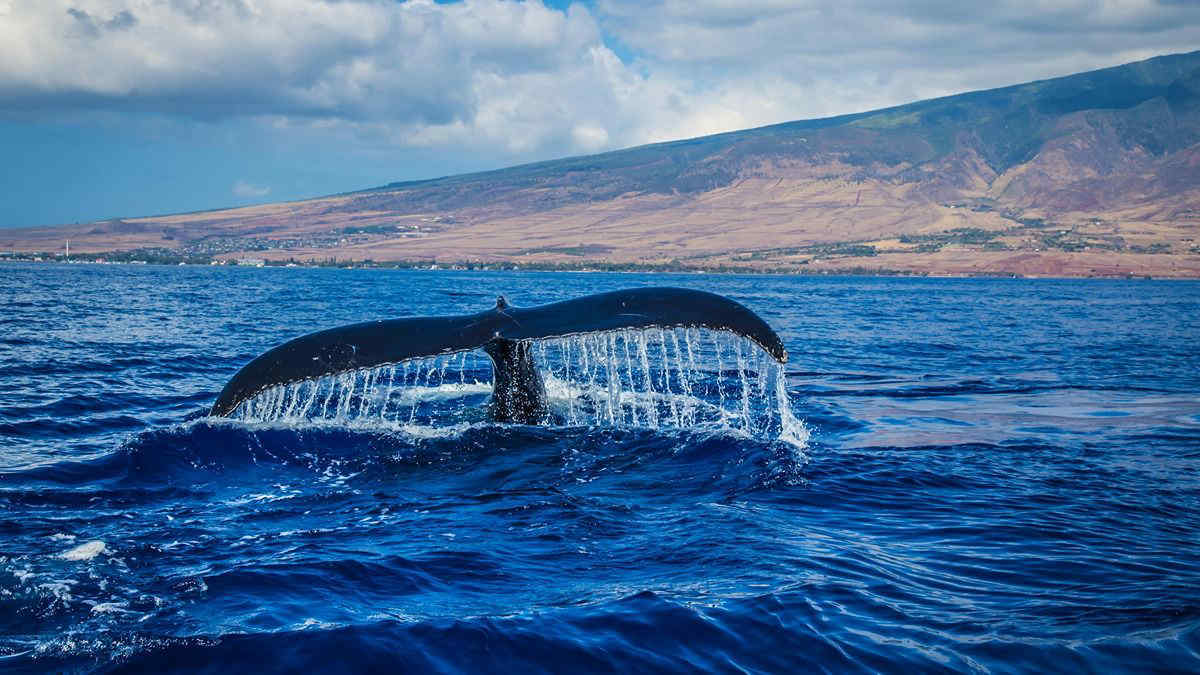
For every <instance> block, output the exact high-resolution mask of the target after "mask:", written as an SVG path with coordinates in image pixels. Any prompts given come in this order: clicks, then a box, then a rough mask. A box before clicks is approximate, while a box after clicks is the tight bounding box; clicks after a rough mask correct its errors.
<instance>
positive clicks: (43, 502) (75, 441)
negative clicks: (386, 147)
mask: <svg viewBox="0 0 1200 675" xmlns="http://www.w3.org/2000/svg"><path fill="white" fill-rule="evenodd" d="M652 285H659V286H683V287H690V288H697V289H701V290H707V291H712V292H716V293H720V294H723V295H726V296H728V297H730V298H733V299H735V300H737V301H739V302H741V303H743V304H745V305H746V306H748V307H749V308H751V309H752V310H754V311H755V312H757V313H758V314H759V315H760V316H762V317H763V318H764V319H765V320H766V321H767V323H769V324H771V326H773V327H774V328H775V329H776V330H777V331H778V333H779V334H780V336H781V337H782V338H783V340H784V343H785V345H786V347H787V349H788V351H789V354H790V358H789V361H788V362H787V364H786V365H785V366H784V367H783V368H782V369H776V368H775V367H774V366H772V365H771V362H770V361H769V359H766V358H764V357H763V355H762V354H756V353H754V351H753V346H752V345H742V344H740V343H738V342H736V341H728V342H721V341H720V339H719V336H717V337H713V336H703V335H697V334H693V333H689V332H688V331H681V330H678V329H675V330H671V331H665V332H664V331H659V332H658V333H657V334H652V335H650V337H649V338H647V339H646V341H645V343H644V344H643V343H642V342H639V340H642V338H641V337H638V338H636V339H633V338H630V337H629V336H625V337H624V338H623V340H624V342H621V341H607V342H606V341H604V340H600V341H593V342H590V343H589V342H570V341H559V342H558V343H553V344H549V345H548V346H547V347H545V348H544V350H543V351H541V352H539V358H541V359H545V361H544V362H545V363H546V364H547V376H548V378H549V380H548V388H549V390H550V393H551V395H552V398H553V399H554V401H553V402H554V405H555V406H556V408H555V409H556V411H557V412H556V414H555V418H554V420H553V423H552V424H550V425H547V426H521V425H500V424H492V423H489V422H488V421H487V420H486V418H485V417H484V412H483V411H484V408H485V405H486V400H487V391H488V382H489V378H490V371H489V369H488V364H487V361H486V359H485V358H483V357H482V356H481V354H479V353H471V354H459V355H454V356H452V357H446V358H443V359H440V360H434V361H432V362H430V363H426V364H424V365H419V364H418V365H414V366H413V367H412V368H411V369H409V368H408V367H407V366H405V367H403V368H397V367H389V368H388V369H386V371H384V370H380V371H378V372H374V373H370V374H363V375H362V376H361V377H357V378H351V379H350V380H344V381H341V382H340V383H335V384H336V386H335V385H334V384H331V385H330V386H331V387H333V388H332V389H329V390H317V389H312V390H308V391H306V390H303V389H298V390H295V391H290V392H282V391H281V392H276V395H277V397H276V399H274V400H273V401H267V402H263V403H262V405H260V406H259V407H258V408H250V407H248V408H246V409H245V410H243V411H242V413H241V414H240V415H239V416H235V419H213V418H209V417H207V414H206V413H207V410H208V408H209V406H210V405H211V404H212V402H213V400H214V398H215V397H216V395H217V393H218V392H219V391H220V389H221V388H222V387H223V385H224V384H225V382H226V381H228V380H229V378H230V377H232V375H233V374H234V373H235V372H236V371H237V370H238V368H240V367H241V366H242V365H243V364H245V363H246V362H247V361H249V360H250V359H252V358H253V357H254V356H256V355H258V354H260V353H261V352H263V351H264V350H266V349H268V348H270V347H272V346H275V345H277V344H279V343H281V342H283V341H284V340H287V339H290V338H292V337H295V336H298V335H301V334H304V333H307V332H311V331H314V330H318V329H321V328H326V327H332V326H336V325H340V324H344V323H350V322H356V321H365V320H371V319H380V318H391V317H399V316H407V315H441V314H462V313H470V312H477V311H482V310H485V309H489V308H491V307H492V306H494V304H495V298H496V296H497V295H499V294H504V295H505V296H506V297H507V298H508V300H509V301H510V302H511V303H513V304H515V305H518V306H528V305H536V304H542V303H546V302H552V301H557V300H565V299H570V298H574V297H579V296H582V295H587V294H590V293H596V292H601V291H608V290H615V289H619V288H626V287H637V286H652ZM1198 337H1200V283H1197V282H1160V281H1141V280H1139V281H1101V280H1028V279H917V278H870V277H784V276H716V275H668V274H653V275H651V274H602V273H595V274H593V273H534V272H455V271H397V270H325V269H306V268H262V269H257V268H224V267H223V268H209V267H159V266H153V265H147V266H137V267H134V266H95V265H71V266H67V265H18V264H5V265H3V266H0V672H138V671H162V670H171V671H178V672H214V673H228V672H262V673H272V672H289V673H290V672H297V671H303V670H309V671H313V672H322V673H326V672H363V671H384V670H387V671H410V672H470V673H475V672H513V671H517V672H525V673H536V672H565V671H578V672H693V671H697V670H701V671H715V672H807V671H824V672H847V671H891V672H894V671H910V672H911V671H919V672H1027V671H1073V672H1078V671H1103V672H1116V671H1125V672H1150V671H1160V672H1170V671H1179V672H1188V671H1190V672H1195V671H1197V670H1200V515H1198V514H1197V511H1198V508H1197V507H1198V506H1200V339H1197V338H1198ZM589 345H590V346H589ZM622 346H623V347H625V348H626V349H628V348H632V350H633V355H632V358H630V357H628V356H625V354H623V353H622V351H621V349H620V347H622ZM693 347H694V348H695V349H694V352H693V351H692V348H693ZM743 350H744V351H743ZM643 355H644V356H645V357H646V360H645V362H644V363H645V364H646V368H645V370H644V371H638V370H637V368H638V367H640V364H641V363H642V359H641V358H640V357H641V356H643ZM687 357H691V359H692V360H693V361H692V362H688V358H687ZM556 359H557V360H556ZM572 359H574V361H573V363H574V364H575V365H570V364H569V363H568V362H571V361H572ZM585 359H586V361H585ZM556 364H558V365H556ZM663 364H667V366H670V365H671V364H675V365H677V366H679V368H677V369H675V370H672V368H671V367H664V365H663ZM571 368H575V370H574V371H573V372H572V371H571V370H570V369H571ZM611 372H617V373H618V375H617V379H618V383H620V382H625V381H628V382H629V388H628V389H629V391H626V392H624V393H622V392H620V391H614V390H613V389H612V388H607V391H608V394H605V393H604V392H605V390H606V387H604V386H602V385H603V382H604V380H603V377H604V376H603V375H597V374H598V373H600V374H603V373H611ZM621 373H626V374H627V379H626V380H621V379H620V378H621V377H622V375H621ZM654 378H659V379H654ZM672 378H674V379H672ZM385 380H386V383H385ZM639 386H641V387H642V388H643V392H645V391H647V388H648V390H649V391H651V392H652V391H653V390H654V388H655V387H657V391H658V392H659V396H658V398H657V399H653V400H652V399H650V398H647V397H646V396H640V397H639V395H638V393H637V389H638V387H639ZM337 387H341V389H337ZM330 392H333V393H330ZM381 392H382V393H381ZM330 401H332V403H331V402H330ZM322 403H324V404H325V406H326V407H325V409H323V410H321V409H320V405H321V404H322ZM302 410H303V411H308V412H307V413H306V414H305V415H300V414H299V413H298V411H302ZM285 413H286V414H285Z"/></svg>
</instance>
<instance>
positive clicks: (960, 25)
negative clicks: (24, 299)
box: [0, 0, 1200, 196]
mask: <svg viewBox="0 0 1200 675" xmlns="http://www.w3.org/2000/svg"><path fill="white" fill-rule="evenodd" d="M0 9H7V10H8V13H7V15H6V16H5V20H4V21H3V22H0V113H7V114H8V115H26V116H34V117H43V116H48V115H56V114H59V115H61V114H65V113H72V112H74V113H78V112H81V111H83V112H88V111H95V110H97V109H104V110H110V111H117V112H118V113H119V112H122V111H151V112H160V113H164V114H167V115H171V116H178V117H184V118H227V117H250V118H253V119H257V120H260V121H261V122H262V123H263V124H264V125H266V126H269V127H270V128H271V129H272V130H273V131H274V132H281V131H287V130H292V131H293V132H297V133H304V134H307V135H310V136H312V135H318V136H319V135H321V134H325V135H326V136H327V137H328V138H330V139H338V141H337V142H339V143H340V142H341V141H342V140H344V139H346V138H352V139H356V140H355V142H356V143H357V144H358V145H357V147H358V148H359V149H360V150H361V151H364V152H366V151H370V150H366V149H368V148H370V149H376V148H379V147H383V148H387V147H392V148H395V147H424V148H433V149H443V150H445V151H446V152H447V153H460V154H463V155H464V156H466V155H475V154H478V153H486V154H488V155H489V156H493V157H497V158H510V159H513V160H518V159H537V158H544V157H548V156H555V155H564V154H571V153H580V152H594V151H598V150H604V149H610V148H614V147H622V146H626V145H632V144H637V143H643V142H649V141H658V140H668V139H676V138H684V137H689V136H696V135H702V134H708V133H715V132H720V131H727V130H731V129H738V128H744V127H749V126H757V125H762V124H769V123H774V122H782V121H787V120H793V119H803V118H808V117H816V116H823V115H832V114H839V113H845V112H854V111H860V110H866V109H871V108H875V107H881V106H886V105H894V104H898V103H903V102H907V101H911V100H915V99H919V98H926V97H930V96H938V95H944V94H949V93H954V92H959V91H965V90H969V89H976V88H983V87H990V86H1000V85H1004V84H1010V83H1016V82H1021V81H1025V80H1029V79H1034V78H1039V77H1049V76H1054V75H1062V74H1068V73H1071V72H1076V71H1079V70H1085V69H1089V68H1095V67H1101V66H1106V65H1115V64H1117V63H1121V62H1125V61H1130V60H1135V59H1139V58H1145V57H1147V56H1151V55H1153V54H1156V53H1164V52H1170V51H1184V50H1188V49H1194V48H1195V47H1196V46H1197V45H1200V8H1198V7H1197V6H1196V5H1195V4H1194V3H1187V2H1154V1H1152V0H1057V1H1053V0H1051V1H1047V2H1041V3H1037V4H1036V5H1032V6H1031V5H1030V4H1029V3H1026V2H1016V1H1015V0H999V1H998V2H995V3H985V4H982V5H979V4H973V3H962V2H961V0H954V1H950V0H910V1H909V2H903V3H895V2H890V1H889V0H839V1H836V2H835V1H833V0H809V1H807V2H791V1H785V0H739V1H736V2H735V1H732V0H728V1H725V0H695V1H684V0H663V1H661V2H651V3H647V2H644V1H643V0H637V1H636V2H635V1H633V0H629V1H625V0H599V2H598V4H597V5H596V6H595V7H594V8H592V9H589V8H588V7H585V6H583V5H581V4H574V5H571V6H570V8H569V9H567V10H566V11H558V10H554V9H551V8H547V7H545V6H544V5H542V4H541V2H540V0H530V1H528V2H514V1H508V0H466V1H464V2H461V3H453V4H445V5H442V4H435V3H433V2H431V1H430V0H410V1H409V2H403V3H401V2H394V1H392V0H339V1H334V0H0ZM610 44H615V45H619V46H620V47H621V49H619V50H618V51H620V52H621V53H626V51H625V50H626V49H628V50H629V53H631V54H632V55H633V56H632V58H631V59H628V58H627V60H626V61H624V62H623V61H622V60H621V59H620V58H618V57H617V55H616V53H615V52H614V50H613V49H612V48H611V47H610ZM330 142H331V143H332V142H334V141H332V140H331V141H330ZM239 185H240V183H239ZM246 187H253V186H249V185H247V186H246ZM235 191H237V186H235ZM241 196H262V195H241Z"/></svg>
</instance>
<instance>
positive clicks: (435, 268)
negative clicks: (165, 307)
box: [0, 258, 1200, 281]
mask: <svg viewBox="0 0 1200 675" xmlns="http://www.w3.org/2000/svg"><path fill="white" fill-rule="evenodd" d="M0 263H7V264H11V265H21V264H24V265H29V266H35V265H54V266H78V265H84V266H92V265H100V266H110V265H119V266H130V267H146V266H153V267H249V268H256V269H260V268H262V269H265V268H276V269H306V270H312V269H333V270H376V271H392V270H406V271H421V272H539V273H556V272H557V273H562V274H677V275H680V274H687V275H694V276H706V275H717V276H761V277H788V276H790V277H859V278H879V279H894V278H911V279H996V280H999V279H1013V280H1017V279H1025V280H1047V281H1086V280H1094V281H1200V275H1197V276H1183V275H1175V276H1158V275H1153V274H1150V275H1144V274H1122V275H1099V274H1096V275H1078V276H1071V275H1042V274H1016V273H1011V274H989V273H978V274H954V273H943V272H916V271H910V270H889V269H862V268H844V269H839V268H831V269H822V270H820V271H806V270H796V269H780V270H761V269H754V268H744V269H743V268H732V267H720V268H716V269H696V268H688V267H666V266H655V265H635V264H614V267H617V266H619V267H620V269H602V268H598V267H595V266H588V265H580V266H566V265H557V264H554V265H544V264H538V263H532V264H518V263H496V264H494V265H488V264H483V265H481V264H478V263H474V264H467V263H411V264H410V263H405V262H393V263H379V262H375V263H369V264H364V263H361V262H358V263H350V262H347V263H333V264H303V263H293V264H287V263H281V262H279V261H268V262H266V263H264V264H253V265H248V264H239V263H237V262H184V261H181V262H159V261H155V262H152V261H142V260H131V261H110V260H101V261H94V260H71V261H66V260H30V259H5V258H0Z"/></svg>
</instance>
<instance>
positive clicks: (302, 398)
mask: <svg viewBox="0 0 1200 675" xmlns="http://www.w3.org/2000/svg"><path fill="white" fill-rule="evenodd" d="M532 347H533V354H534V359H535V362H536V363H537V365H538V367H539V369H540V370H541V372H542V375H543V378H544V380H545V383H546V390H547V394H548V396H549V402H550V420H549V422H550V423H551V424H552V425H559V426H614V427H645V428H704V429H725V430H732V431H737V432H742V433H745V434H748V435H752V436H756V437H763V438H778V439H780V440H783V441H786V442H788V443H791V444H793V445H795V446H797V447H802V446H803V445H804V444H805V442H806V441H807V438H808V431H807V429H806V428H805V426H804V424H803V422H801V421H800V420H798V419H796V418H795V417H794V416H793V414H792V411H791V408H790V405H789V402H788V396H787V387H786V381H785V379H786V376H785V373H784V370H783V366H781V365H780V364H779V363H777V362H776V361H775V360H774V359H772V358H771V356H770V355H768V354H767V353H766V352H764V351H763V350H762V348H761V347H759V346H758V345H757V344H755V343H754V342H752V341H750V340H747V339H745V338H742V337H740V336H737V335H734V334H732V333H729V332H725V331H712V330H707V329H698V328H682V327H680V328H648V329H642V330H619V331H608V332H598V333H587V334H582V335H574V336H568V337H562V338H550V339H544V340H534V341H532ZM491 383H492V365H491V361H490V360H489V359H488V357H487V356H486V355H485V354H484V353H483V352H482V351H481V350H471V351H461V352H453V353H449V354H442V355H438V356H432V357H423V358H416V359H409V360H405V361H402V362H400V363H394V364H388V365H385V366H380V367H377V368H369V369H362V370H356V371H351V372H347V373H342V374H340V375H335V376H329V377H323V378H318V379H312V380H303V381H300V382H294V383H290V384H286V385H280V386H275V387H270V388H268V389H265V390H263V391H262V392H260V393H259V394H258V395H256V396H254V397H253V398H250V399H248V400H246V401H244V402H242V403H241V404H240V405H239V406H238V407H237V409H236V410H235V411H234V413H233V415H232V417H233V418H234V419H237V420H240V421H243V422H250V423H281V424H320V423H328V424H337V425H347V426H370V427H378V426H385V427H387V426H391V427H395V426H401V427H404V426H410V425H421V426H440V425H450V424H456V423H462V422H464V421H466V422H474V421H481V420H482V412H481V411H482V407H483V406H482V403H483V402H484V401H485V400H486V398H487V396H488V395H489V394H490V393H491V388H492V385H491Z"/></svg>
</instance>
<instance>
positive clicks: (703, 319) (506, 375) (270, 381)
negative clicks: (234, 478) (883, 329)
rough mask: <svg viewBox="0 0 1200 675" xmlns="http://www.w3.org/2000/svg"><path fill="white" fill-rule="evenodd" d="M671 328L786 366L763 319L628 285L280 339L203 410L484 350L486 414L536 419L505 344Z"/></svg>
mask: <svg viewBox="0 0 1200 675" xmlns="http://www.w3.org/2000/svg"><path fill="white" fill-rule="evenodd" d="M675 326H690V327H699V328H709V329H713V330H725V331H730V332H732V333H736V334H738V335H740V336H742V337H744V338H747V339H749V340H752V341H754V342H755V343H757V344H758V345H759V346H760V347H762V348H763V350H765V351H766V352H767V353H768V354H770V355H771V356H772V357H774V358H775V359H776V360H777V361H780V362H785V361H787V350H786V349H784V346H783V342H782V341H781V340H780V339H779V336H778V335H776V334H775V331H773V330H771V327H770V326H768V325H767V324H766V322H765V321H763V320H762V319H761V318H759V317H758V315H756V314H755V313H754V312H752V311H750V310H749V309H747V308H746V307H744V306H743V305H741V304H739V303H737V302H734V301H733V300H730V299H729V298H725V297H722V296H720V295H716V294H714V293H707V292H704V291H695V290H690V289H685V288H635V289H628V290H623V291H613V292H611V293H600V294H597V295H589V296H586V297H583V298H576V299H574V300H565V301H563V302H556V303H551V304H548V305H541V306H538V307H529V308H519V307H512V306H510V305H508V303H507V302H505V301H504V299H503V298H500V299H499V300H498V301H497V303H496V306H495V307H494V308H492V309H490V310H487V311H484V312H480V313H478V314H468V315H464V316H440V317H408V318H401V319H388V320H382V321H368V322H364V323H356V324H351V325H348V326H340V327H338V328H330V329H328V330H323V331H319V332H316V333H311V334H309V335H305V336H302V337H298V338H296V339H294V340H291V341H289V342H285V343H284V344H282V345H280V346H278V347H275V348H274V349H271V350H269V351H267V352H265V353H263V354H262V355H260V356H259V357H257V358H255V359H254V360H253V361H251V362H250V363H248V364H246V366H245V367H243V368H242V369H241V370H240V371H238V373H237V374H236V375H235V376H234V377H233V379H232V380H230V381H229V383H228V384H226V385H225V388H224V389H223V390H221V393H220V395H218V396H217V400H216V402H215V403H213V406H212V410H211V412H210V414H212V415H214V416H225V415H229V414H230V413H232V412H233V411H234V410H235V409H236V408H237V407H238V405H239V404H240V403H241V402H242V401H245V400H247V399H249V398H251V397H253V396H254V395H255V394H257V393H259V392H261V391H263V390H264V389H267V388H268V387H274V386H277V385H282V384H288V383H291V382H297V381H301V380H308V379H314V378H318V377H323V376H327V375H336V374H338V373H344V372H349V371H354V370H360V369H365V368H375V367H378V366H382V365H387V364H390V363H399V362H401V361H405V360H407V359H413V358H419V357H424V356H435V355H438V354H448V353H453V352H460V351H465V350H471V349H478V348H484V347H486V349H485V351H486V352H487V354H488V355H489V356H490V357H491V358H492V361H493V365H494V367H495V378H494V382H495V386H496V391H494V392H493V397H492V398H493V400H492V405H491V406H490V408H489V411H490V415H491V417H492V418H493V419H496V420H498V421H505V422H521V423H536V422H538V421H540V420H541V419H542V417H543V416H544V414H545V410H546V405H545V400H544V396H545V392H544V388H543V386H542V382H541V377H540V375H539V374H538V372H537V369H536V368H535V367H533V364H532V362H531V361H530V356H529V350H528V349H527V348H514V347H511V346H509V343H519V342H523V341H526V340H537V339H543V338H551V337H563V336H568V335H579V334H583V333H594V332H603V331H615V330H624V329H639V328H652V327H662V328H668V327H675Z"/></svg>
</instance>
